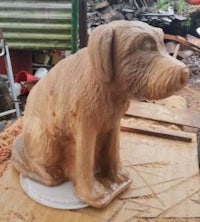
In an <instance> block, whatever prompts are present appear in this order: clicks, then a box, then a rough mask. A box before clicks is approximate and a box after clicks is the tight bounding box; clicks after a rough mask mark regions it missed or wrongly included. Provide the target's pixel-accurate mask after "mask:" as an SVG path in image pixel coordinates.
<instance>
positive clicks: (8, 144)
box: [0, 118, 22, 176]
mask: <svg viewBox="0 0 200 222" xmlns="http://www.w3.org/2000/svg"><path fill="white" fill-rule="evenodd" d="M21 130H22V118H19V119H18V120H16V121H15V122H14V123H13V124H11V125H10V123H8V124H7V126H6V127H5V129H4V131H3V132H1V133H0V176H1V175H2V174H3V172H4V171H5V169H6V167H7V162H8V160H9V159H10V156H11V149H12V144H13V141H14V139H15V137H16V136H17V135H18V134H19V133H20V132H21Z"/></svg>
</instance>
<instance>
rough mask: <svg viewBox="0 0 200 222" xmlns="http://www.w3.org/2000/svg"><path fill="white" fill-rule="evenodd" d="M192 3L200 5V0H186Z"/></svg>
mask: <svg viewBox="0 0 200 222" xmlns="http://www.w3.org/2000/svg"><path fill="white" fill-rule="evenodd" d="M186 2H188V3H189V4H191V5H200V0H186Z"/></svg>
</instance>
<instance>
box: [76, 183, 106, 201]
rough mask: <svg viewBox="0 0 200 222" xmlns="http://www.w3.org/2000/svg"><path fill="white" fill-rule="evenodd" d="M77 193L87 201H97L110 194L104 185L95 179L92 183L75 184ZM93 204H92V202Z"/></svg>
mask: <svg viewBox="0 0 200 222" xmlns="http://www.w3.org/2000/svg"><path fill="white" fill-rule="evenodd" d="M74 192H75V194H76V195H77V196H78V197H79V198H80V199H81V200H82V201H84V202H86V203H90V204H91V203H97V202H99V201H101V200H102V199H105V198H106V196H108V195H109V193H108V192H107V190H106V189H105V187H104V185H103V184H101V183H100V182H98V181H97V180H96V179H93V181H92V183H90V184H86V183H80V184H79V185H78V184H77V185H75V186H74ZM91 205H92V204H91Z"/></svg>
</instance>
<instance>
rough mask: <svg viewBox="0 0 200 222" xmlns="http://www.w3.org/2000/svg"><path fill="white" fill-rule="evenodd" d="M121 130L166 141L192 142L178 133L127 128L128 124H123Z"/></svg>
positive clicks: (186, 136) (189, 138) (133, 127)
mask: <svg viewBox="0 0 200 222" xmlns="http://www.w3.org/2000/svg"><path fill="white" fill-rule="evenodd" d="M120 129H121V130H122V131H126V132H130V133H139V134H144V135H148V136H156V137H160V138H165V139H171V140H178V141H183V142H188V143H190V142H192V138H191V137H189V136H188V135H183V134H182V133H179V132H177V131H174V130H173V131H172V130H171V131H164V130H162V131H160V130H155V129H154V130H150V129H145V128H141V127H135V126H127V125H126V124H122V125H121V126H120Z"/></svg>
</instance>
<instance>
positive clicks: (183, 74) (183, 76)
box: [180, 67, 190, 84]
mask: <svg viewBox="0 0 200 222" xmlns="http://www.w3.org/2000/svg"><path fill="white" fill-rule="evenodd" d="M189 74H190V71H189V69H188V68H186V67H184V68H183V69H182V72H181V79H180V81H181V84H185V83H186V82H187V81H188V78H189Z"/></svg>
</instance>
